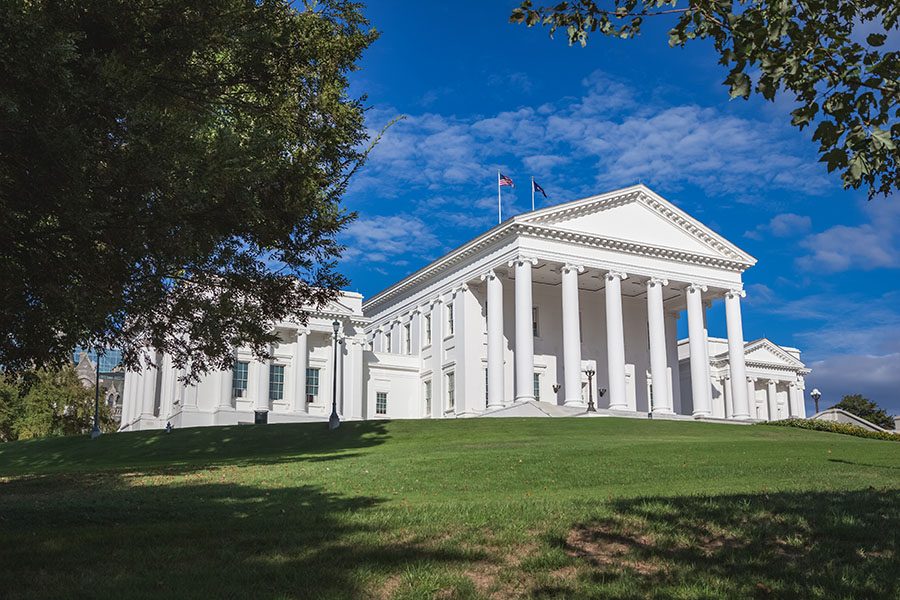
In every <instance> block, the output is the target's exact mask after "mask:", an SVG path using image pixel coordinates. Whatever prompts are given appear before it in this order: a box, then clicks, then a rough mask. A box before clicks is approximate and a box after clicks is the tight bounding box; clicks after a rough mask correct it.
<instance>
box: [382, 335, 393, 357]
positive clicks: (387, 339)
mask: <svg viewBox="0 0 900 600" xmlns="http://www.w3.org/2000/svg"><path fill="white" fill-rule="evenodd" d="M391 333H392V332H391V330H390V329H388V330H387V331H385V332H384V351H385V352H387V353H389V354H390V352H391Z"/></svg>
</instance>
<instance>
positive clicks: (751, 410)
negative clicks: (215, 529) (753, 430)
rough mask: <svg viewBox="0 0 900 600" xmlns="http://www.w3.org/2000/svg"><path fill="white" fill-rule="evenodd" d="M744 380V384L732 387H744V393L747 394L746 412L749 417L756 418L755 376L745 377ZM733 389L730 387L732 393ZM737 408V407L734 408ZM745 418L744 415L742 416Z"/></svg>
mask: <svg viewBox="0 0 900 600" xmlns="http://www.w3.org/2000/svg"><path fill="white" fill-rule="evenodd" d="M745 381H746V382H747V385H746V386H735V388H734V389H737V388H741V387H743V388H744V391H745V393H746V394H747V398H748V402H747V413H748V414H749V415H750V418H751V419H758V418H759V417H758V416H757V414H756V378H755V377H746V378H745ZM734 389H732V393H734ZM735 410H737V408H735ZM743 418H746V417H743Z"/></svg>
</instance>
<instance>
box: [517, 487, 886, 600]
mask: <svg viewBox="0 0 900 600" xmlns="http://www.w3.org/2000/svg"><path fill="white" fill-rule="evenodd" d="M610 512H611V514H612V515H614V516H612V517H610V518H608V519H604V520H600V521H594V522H589V523H582V524H579V525H577V526H576V527H575V528H573V529H572V530H571V531H570V532H569V533H568V535H567V536H566V538H565V539H562V538H557V539H554V540H552V541H551V543H553V544H555V545H556V546H557V547H559V548H562V549H563V550H564V551H565V552H566V554H568V555H569V556H570V557H572V559H573V560H574V562H575V563H576V564H577V565H578V577H577V580H574V579H573V580H570V581H568V582H565V583H562V584H561V583H560V582H559V581H554V582H547V583H546V585H543V586H539V587H538V588H537V589H535V590H534V594H533V595H534V596H535V597H544V598H547V597H570V598H582V597H584V598H586V597H590V598H676V597H677V598H748V597H763V598H873V599H874V598H878V599H882V598H900V574H898V571H897V564H898V562H900V561H898V558H900V556H898V553H900V539H898V538H900V491H898V490H887V489H885V490H882V489H874V488H870V489H868V490H861V491H852V492H806V493H768V494H767V493H760V494H742V495H729V496H711V497H675V498H667V497H652V498H643V499H632V500H620V501H615V502H612V503H611V506H610Z"/></svg>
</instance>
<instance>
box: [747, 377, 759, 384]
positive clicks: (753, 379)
mask: <svg viewBox="0 0 900 600" xmlns="http://www.w3.org/2000/svg"><path fill="white" fill-rule="evenodd" d="M757 381H759V377H748V378H747V383H756V382H757Z"/></svg>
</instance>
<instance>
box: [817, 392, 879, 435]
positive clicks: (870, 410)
mask: <svg viewBox="0 0 900 600" xmlns="http://www.w3.org/2000/svg"><path fill="white" fill-rule="evenodd" d="M831 408H840V409H841V410H846V411H847V412H848V413H853V414H854V415H856V416H857V417H861V418H863V419H865V420H866V421H869V422H870V423H875V424H876V425H878V426H879V427H883V428H885V429H893V428H894V417H892V416H890V415H888V414H887V412H885V410H884V409H883V408H880V407H879V406H878V404H877V403H875V402H873V401H872V400H869V399H868V398H863V397H862V394H853V395H848V396H844V397H842V398H841V401H840V402H838V403H837V404H835V405H834V406H832V407H831Z"/></svg>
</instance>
